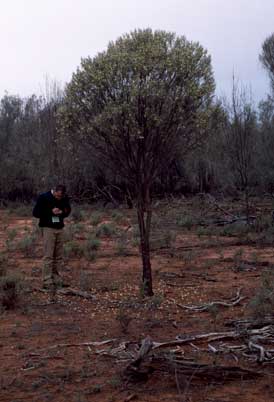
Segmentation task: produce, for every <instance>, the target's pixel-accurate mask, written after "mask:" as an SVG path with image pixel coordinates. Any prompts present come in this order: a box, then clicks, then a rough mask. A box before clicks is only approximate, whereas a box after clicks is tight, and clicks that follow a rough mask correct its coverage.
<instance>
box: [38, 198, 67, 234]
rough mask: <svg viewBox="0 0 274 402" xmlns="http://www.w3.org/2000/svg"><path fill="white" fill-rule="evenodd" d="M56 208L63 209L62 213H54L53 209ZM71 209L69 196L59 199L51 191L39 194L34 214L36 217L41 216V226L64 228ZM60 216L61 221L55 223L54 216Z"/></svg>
mask: <svg viewBox="0 0 274 402" xmlns="http://www.w3.org/2000/svg"><path fill="white" fill-rule="evenodd" d="M54 208H59V209H61V211H63V213H62V214H60V215H54V213H53V212H52V210H53V209H54ZM70 211H71V208H70V204H69V198H68V197H67V196H65V197H64V198H62V199H61V200H57V199H56V198H55V197H54V196H53V194H52V192H51V191H48V192H47V193H43V194H41V195H39V197H38V199H37V202H36V205H35V207H34V209H33V216H34V217H35V218H39V226H40V227H42V228H43V227H47V228H54V229H62V228H63V227H64V218H66V217H67V216H69V214H70ZM53 216H58V217H59V218H60V219H59V221H60V222H57V223H53V222H52V217H53Z"/></svg>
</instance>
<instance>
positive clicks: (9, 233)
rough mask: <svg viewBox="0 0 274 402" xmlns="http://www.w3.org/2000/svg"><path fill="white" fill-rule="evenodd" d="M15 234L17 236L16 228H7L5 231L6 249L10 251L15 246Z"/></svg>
mask: <svg viewBox="0 0 274 402" xmlns="http://www.w3.org/2000/svg"><path fill="white" fill-rule="evenodd" d="M16 236H17V230H16V229H9V230H8V231H7V240H6V247H7V250H8V251H11V250H13V249H14V248H15V243H14V240H15V238H16Z"/></svg>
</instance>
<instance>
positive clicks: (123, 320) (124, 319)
mask: <svg viewBox="0 0 274 402" xmlns="http://www.w3.org/2000/svg"><path fill="white" fill-rule="evenodd" d="M116 320H117V321H118V322H119V324H120V327H121V330H122V332H123V334H126V333H127V332H128V326H129V324H130V322H131V320H132V317H130V316H129V315H128V313H127V311H126V310H125V308H124V307H120V308H119V310H118V312H117V314H116Z"/></svg>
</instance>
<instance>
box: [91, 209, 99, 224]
mask: <svg viewBox="0 0 274 402" xmlns="http://www.w3.org/2000/svg"><path fill="white" fill-rule="evenodd" d="M101 219H102V214H101V213H100V212H93V214H91V217H90V223H91V225H92V226H97V225H98V223H100V221H101Z"/></svg>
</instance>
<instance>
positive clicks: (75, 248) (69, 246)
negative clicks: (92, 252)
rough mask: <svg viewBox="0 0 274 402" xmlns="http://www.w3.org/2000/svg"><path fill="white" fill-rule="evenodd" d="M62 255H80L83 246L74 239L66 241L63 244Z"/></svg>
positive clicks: (69, 256)
mask: <svg viewBox="0 0 274 402" xmlns="http://www.w3.org/2000/svg"><path fill="white" fill-rule="evenodd" d="M64 255H65V257H67V258H73V257H78V258H80V257H82V256H83V248H82V247H81V245H80V244H79V243H77V242H76V241H74V240H71V241H68V242H67V243H65V245H64Z"/></svg>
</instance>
